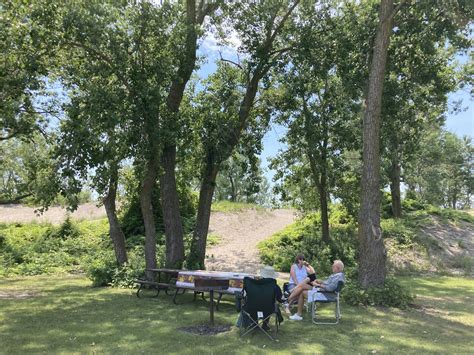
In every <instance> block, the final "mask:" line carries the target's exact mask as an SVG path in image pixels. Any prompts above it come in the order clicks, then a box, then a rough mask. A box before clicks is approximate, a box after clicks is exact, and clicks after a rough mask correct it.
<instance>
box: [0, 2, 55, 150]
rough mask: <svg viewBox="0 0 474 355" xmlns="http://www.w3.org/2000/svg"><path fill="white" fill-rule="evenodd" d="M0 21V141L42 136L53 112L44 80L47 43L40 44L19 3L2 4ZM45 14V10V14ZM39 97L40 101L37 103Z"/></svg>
mask: <svg viewBox="0 0 474 355" xmlns="http://www.w3.org/2000/svg"><path fill="white" fill-rule="evenodd" d="M0 11H1V17H0V51H1V53H2V65H1V67H0V100H1V102H2V104H1V105H0V127H1V128H0V141H3V140H7V139H11V138H13V137H23V138H25V137H30V136H31V135H33V134H34V133H35V132H36V133H37V132H43V133H44V129H45V126H46V124H47V117H48V116H47V115H48V114H51V113H53V114H54V112H53V111H52V110H51V107H50V100H48V99H47V93H46V91H45V89H46V81H45V79H44V78H45V76H46V75H47V73H48V67H49V65H50V64H51V47H50V46H49V42H44V41H42V40H41V38H42V31H41V28H40V27H39V26H37V23H36V21H37V14H36V13H35V12H34V11H32V9H31V7H30V6H28V5H26V4H23V3H22V2H21V1H15V0H11V1H6V2H4V3H2V5H1V9H0ZM45 11H46V10H45ZM39 95H42V96H43V99H42V100H38V96H39Z"/></svg>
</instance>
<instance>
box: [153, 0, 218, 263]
mask: <svg viewBox="0 0 474 355" xmlns="http://www.w3.org/2000/svg"><path fill="white" fill-rule="evenodd" d="M218 6H219V3H218V2H213V3H207V4H205V3H204V1H203V2H201V3H200V6H199V8H198V9H196V1H195V0H187V1H186V40H185V41H186V42H185V48H184V54H183V56H182V58H181V60H180V64H179V67H178V71H177V77H176V78H175V79H174V80H173V82H172V83H171V87H170V91H169V93H168V97H167V101H166V105H167V108H168V111H169V115H168V117H167V119H166V120H165V122H164V126H166V127H167V128H168V130H169V131H170V132H173V131H176V130H177V127H176V116H175V115H176V114H177V113H178V112H179V106H180V105H181V101H182V100H183V94H184V89H185V88H186V84H187V82H188V81H189V79H190V77H191V74H192V72H193V70H194V66H195V64H196V49H197V38H198V34H197V31H198V29H197V26H200V25H202V23H203V21H204V19H205V17H206V16H207V15H208V14H210V13H211V12H213V11H214V10H215V9H216V8H217V7H218ZM196 10H198V11H196ZM162 154H163V155H162V167H163V170H164V174H163V176H161V177H160V191H161V206H162V210H163V222H164V227H165V236H166V265H167V267H173V268H181V266H182V264H183V261H184V240H183V237H184V235H183V225H182V221H181V212H180V210H179V198H178V192H177V190H176V177H175V167H176V138H175V137H173V136H172V137H170V138H169V141H168V142H166V143H165V144H164V149H163V152H162Z"/></svg>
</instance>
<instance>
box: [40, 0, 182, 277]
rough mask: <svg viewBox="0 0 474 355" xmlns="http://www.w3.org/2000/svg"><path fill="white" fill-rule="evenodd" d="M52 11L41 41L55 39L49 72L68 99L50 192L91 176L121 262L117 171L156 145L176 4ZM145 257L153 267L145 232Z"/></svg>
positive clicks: (152, 248) (68, 189) (69, 190)
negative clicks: (54, 61) (55, 62)
mask: <svg viewBox="0 0 474 355" xmlns="http://www.w3.org/2000/svg"><path fill="white" fill-rule="evenodd" d="M55 10H56V13H55V16H57V18H55V21H52V23H53V24H56V27H54V26H51V25H50V23H49V22H50V21H48V20H49V18H48V17H45V18H44V26H45V27H48V29H49V31H50V32H51V33H49V35H48V36H47V38H45V40H52V41H55V42H56V43H57V46H58V54H59V55H60V56H61V57H60V58H61V59H62V60H61V66H60V67H59V69H58V73H57V75H58V76H59V77H60V78H61V80H62V84H63V86H64V88H65V89H67V90H68V92H69V96H70V100H69V102H68V103H67V104H66V106H65V108H66V114H67V115H66V118H65V119H64V120H63V121H62V122H61V127H60V136H59V141H58V148H57V150H56V158H57V166H58V168H57V169H58V172H59V174H60V176H61V177H62V179H61V180H62V181H61V184H60V185H59V186H58V187H57V189H58V190H60V191H62V193H63V194H65V195H66V196H68V197H71V196H74V194H75V193H77V192H78V191H80V189H81V188H82V186H83V182H84V181H85V180H86V179H87V178H88V177H89V176H90V177H91V182H92V185H93V187H94V188H95V189H96V191H97V192H98V193H99V194H100V196H101V199H102V202H103V203H104V206H105V208H106V211H107V217H108V219H109V226H110V237H111V239H112V242H113V245H114V249H115V253H116V258H117V262H118V263H119V264H123V263H124V262H125V261H126V260H127V255H126V250H125V236H124V234H123V232H122V230H121V227H120V224H119V221H118V218H117V213H116V206H115V200H116V195H117V184H118V176H119V170H120V168H121V166H122V164H123V162H124V161H125V160H126V159H129V160H133V162H134V163H135V166H136V167H137V169H140V168H141V167H143V165H144V164H143V163H142V162H143V161H145V159H146V158H147V157H148V156H150V154H152V153H154V152H156V151H154V150H150V149H153V148H156V147H157V146H158V145H157V144H156V138H157V136H158V134H157V132H158V127H157V125H158V124H159V121H157V120H156V118H157V117H160V114H161V112H162V111H163V108H164V107H165V99H166V89H167V88H168V87H169V85H170V83H171V77H172V73H173V72H174V68H175V65H174V62H175V61H174V57H173V53H174V52H175V45H174V40H175V38H176V33H175V32H176V7H174V6H171V5H168V4H164V5H162V6H155V5H153V4H151V3H149V2H141V3H140V4H139V5H128V4H126V3H115V2H111V3H90V2H88V3H82V4H69V3H68V4H61V6H57V7H55ZM58 19H60V21H57V20H58ZM139 176H143V174H141V175H140V174H139ZM153 182H154V181H153ZM70 202H71V205H72V207H73V208H74V207H76V206H75V202H74V201H70ZM154 233H156V231H155V232H154ZM145 255H146V264H147V267H149V268H153V267H156V240H155V235H154V234H150V233H149V234H147V236H146V240H145Z"/></svg>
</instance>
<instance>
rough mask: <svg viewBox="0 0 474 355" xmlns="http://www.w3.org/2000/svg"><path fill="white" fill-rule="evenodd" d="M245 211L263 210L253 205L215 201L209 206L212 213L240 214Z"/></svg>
mask: <svg viewBox="0 0 474 355" xmlns="http://www.w3.org/2000/svg"><path fill="white" fill-rule="evenodd" d="M245 210H262V211H263V210H264V208H263V207H262V206H259V205H256V204H253V203H243V202H231V201H217V202H214V203H213V204H212V206H211V211H212V212H241V211H245Z"/></svg>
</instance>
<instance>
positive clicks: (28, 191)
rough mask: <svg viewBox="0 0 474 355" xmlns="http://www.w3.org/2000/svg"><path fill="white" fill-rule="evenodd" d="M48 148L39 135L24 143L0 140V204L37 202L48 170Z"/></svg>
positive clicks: (13, 140)
mask: <svg viewBox="0 0 474 355" xmlns="http://www.w3.org/2000/svg"><path fill="white" fill-rule="evenodd" d="M51 148H52V147H51V145H50V144H48V143H47V141H46V139H45V138H44V137H43V136H42V135H40V134H39V133H36V134H31V135H30V136H29V139H28V140H27V141H24V140H21V139H18V138H11V139H8V140H4V141H0V176H1V180H0V204H9V203H20V202H22V201H24V200H25V199H29V200H30V201H35V200H36V199H37V197H38V195H39V194H40V191H41V189H42V188H43V186H44V182H45V181H44V177H45V175H47V172H49V169H50V167H51V166H50V165H51V164H50V162H51V161H50V150H51ZM31 152H35V154H31Z"/></svg>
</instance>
